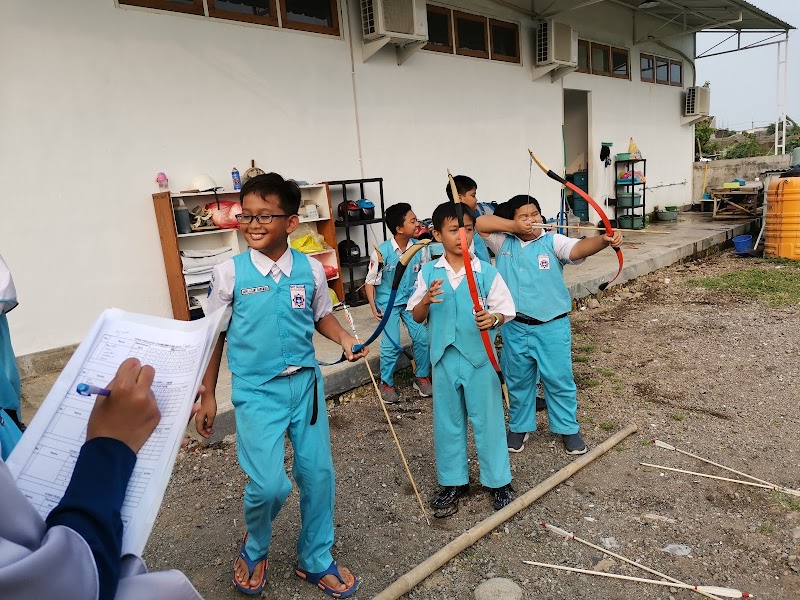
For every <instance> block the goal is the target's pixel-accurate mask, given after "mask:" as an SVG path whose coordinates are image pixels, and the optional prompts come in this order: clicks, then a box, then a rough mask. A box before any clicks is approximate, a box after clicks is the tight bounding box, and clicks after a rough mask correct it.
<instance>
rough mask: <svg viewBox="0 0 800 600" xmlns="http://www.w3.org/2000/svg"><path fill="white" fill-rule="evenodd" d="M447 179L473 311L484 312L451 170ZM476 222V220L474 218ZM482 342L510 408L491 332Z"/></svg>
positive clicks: (482, 336) (485, 332) (504, 380)
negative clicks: (454, 210)
mask: <svg viewBox="0 0 800 600" xmlns="http://www.w3.org/2000/svg"><path fill="white" fill-rule="evenodd" d="M447 178H448V179H449V180H450V191H451V193H452V196H453V203H454V204H455V206H456V216H457V217H458V233H459V236H460V237H461V253H462V255H463V256H464V274H465V275H466V277H467V287H468V288H469V295H470V297H471V298H472V310H474V311H475V312H478V311H481V310H483V306H481V301H480V297H479V296H478V284H477V282H476V281H475V273H474V272H473V271H472V262H471V259H472V257H471V256H470V254H469V244H467V230H466V229H465V227H464V207H463V205H462V204H461V200H460V199H459V197H458V187H457V186H456V182H455V179H453V175H452V173H450V169H448V170H447ZM473 221H474V218H473ZM481 341H482V342H483V348H484V350H486V355H487V356H488V357H489V362H490V363H492V367H493V368H494V371H495V373H497V377H498V379H500V388H501V389H502V390H503V398H504V399H505V401H506V407H509V401H508V387H506V379H505V377H503V372H502V371H501V370H500V363H498V362H497V356H495V353H494V347H493V346H492V339H491V338H490V337H489V332H488V331H487V330H485V329H482V330H481Z"/></svg>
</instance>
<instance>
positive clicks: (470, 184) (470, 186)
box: [445, 175, 478, 201]
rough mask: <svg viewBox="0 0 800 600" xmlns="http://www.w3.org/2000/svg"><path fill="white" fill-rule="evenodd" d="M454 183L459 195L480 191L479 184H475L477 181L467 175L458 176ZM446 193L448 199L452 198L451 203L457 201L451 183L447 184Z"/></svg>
mask: <svg viewBox="0 0 800 600" xmlns="http://www.w3.org/2000/svg"><path fill="white" fill-rule="evenodd" d="M453 181H455V182H456V189H457V190H458V193H459V194H462V195H463V194H466V193H467V192H470V191H472V190H477V189H478V184H477V183H475V180H474V179H473V178H472V177H467V176H466V175H456V176H455V177H453ZM445 192H447V197H448V198H450V200H451V201H453V200H455V198H453V191H452V190H451V189H450V181H448V182H447V187H446V188H445Z"/></svg>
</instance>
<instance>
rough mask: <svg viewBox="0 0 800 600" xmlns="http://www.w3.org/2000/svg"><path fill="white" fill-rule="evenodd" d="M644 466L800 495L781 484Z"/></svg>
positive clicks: (646, 464)
mask: <svg viewBox="0 0 800 600" xmlns="http://www.w3.org/2000/svg"><path fill="white" fill-rule="evenodd" d="M639 464H640V465H642V466H644V467H653V468H654V469H664V470H665V471H674V472H676V473H686V474H687V475H696V476H697V477H707V478H708V479H718V480H719V481H730V482H731V483H740V484H742V485H749V486H752V487H759V488H766V489H768V490H775V491H776V492H783V493H784V494H789V495H792V496H798V497H800V492H798V491H797V490H792V489H789V488H785V487H781V486H779V485H772V484H766V483H756V482H754V481H742V480H741V479H731V478H730V477H719V476H717V475H708V474H707V473H698V472H697V471H687V470H685V469H676V468H674V467H665V466H664V465H654V464H651V463H644V462H643V463H639Z"/></svg>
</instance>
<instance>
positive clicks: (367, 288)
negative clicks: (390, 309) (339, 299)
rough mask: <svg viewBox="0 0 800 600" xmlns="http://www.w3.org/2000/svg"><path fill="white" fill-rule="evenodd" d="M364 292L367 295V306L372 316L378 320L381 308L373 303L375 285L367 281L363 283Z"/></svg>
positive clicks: (380, 316) (381, 315)
mask: <svg viewBox="0 0 800 600" xmlns="http://www.w3.org/2000/svg"><path fill="white" fill-rule="evenodd" d="M364 293H365V294H366V295H367V300H368V301H369V307H370V308H371V309H372V316H374V317H375V318H376V319H378V321H380V320H381V318H382V317H383V313H382V312H381V309H379V308H378V307H377V306H376V305H375V286H374V285H371V284H369V283H367V284H364Z"/></svg>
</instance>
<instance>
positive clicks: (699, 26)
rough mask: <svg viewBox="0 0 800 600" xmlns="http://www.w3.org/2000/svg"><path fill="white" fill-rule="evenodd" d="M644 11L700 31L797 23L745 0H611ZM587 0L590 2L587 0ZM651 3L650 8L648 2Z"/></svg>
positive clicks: (782, 28) (758, 28) (779, 27)
mask: <svg viewBox="0 0 800 600" xmlns="http://www.w3.org/2000/svg"><path fill="white" fill-rule="evenodd" d="M611 1H612V2H614V4H619V5H621V6H627V7H629V8H631V9H634V10H636V11H637V12H638V13H640V14H646V15H648V16H651V17H656V18H658V19H660V20H662V21H664V22H665V23H668V22H669V23H674V24H676V25H681V26H683V27H684V30H685V33H693V32H699V31H709V30H718V31H788V30H789V29H795V27H794V26H793V25H790V24H789V23H786V22H784V21H781V20H780V19H778V18H777V17H773V16H772V15H771V14H769V13H768V12H766V11H764V10H761V9H760V8H758V7H756V6H753V5H752V4H750V3H749V2H745V1H744V0H657V1H650V0H611ZM584 4H588V3H587V2H585V1H584ZM648 5H650V6H651V7H650V8H644V6H648Z"/></svg>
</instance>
